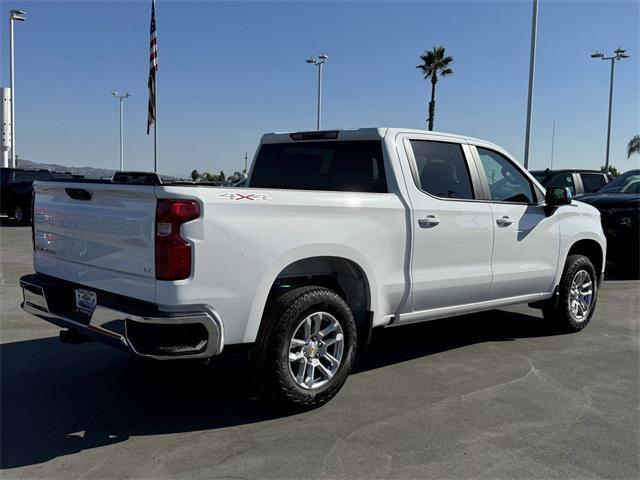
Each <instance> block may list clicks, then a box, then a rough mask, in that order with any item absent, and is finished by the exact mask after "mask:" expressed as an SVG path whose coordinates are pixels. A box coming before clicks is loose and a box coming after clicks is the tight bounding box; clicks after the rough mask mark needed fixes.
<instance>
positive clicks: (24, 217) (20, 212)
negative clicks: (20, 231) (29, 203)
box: [12, 205, 29, 225]
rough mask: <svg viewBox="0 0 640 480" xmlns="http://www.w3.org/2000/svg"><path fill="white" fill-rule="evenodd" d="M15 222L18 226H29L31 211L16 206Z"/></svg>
mask: <svg viewBox="0 0 640 480" xmlns="http://www.w3.org/2000/svg"><path fill="white" fill-rule="evenodd" d="M12 216H13V221H14V222H16V224H17V225H28V224H29V211H28V210H27V209H25V208H24V207H23V206H22V205H16V206H15V207H13V214H12Z"/></svg>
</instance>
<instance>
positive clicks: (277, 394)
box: [252, 287, 357, 409]
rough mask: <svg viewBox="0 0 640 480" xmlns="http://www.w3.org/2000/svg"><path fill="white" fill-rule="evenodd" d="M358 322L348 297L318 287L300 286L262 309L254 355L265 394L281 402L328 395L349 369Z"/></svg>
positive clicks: (308, 403) (314, 400)
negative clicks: (262, 315)
mask: <svg viewBox="0 0 640 480" xmlns="http://www.w3.org/2000/svg"><path fill="white" fill-rule="evenodd" d="M356 342H357V338H356V326H355V322H354V319H353V315H352V313H351V310H350V309H349V306H348V305H347V303H346V302H345V301H344V300H343V299H342V298H341V297H340V296H339V295H337V294H336V293H335V292H333V291H331V290H328V289H326V288H322V287H302V288H297V289H295V290H292V291H290V292H288V293H286V294H285V295H283V296H281V297H280V298H278V299H277V300H275V301H273V302H272V303H271V305H269V306H268V307H267V309H266V311H265V315H264V318H263V321H262V327H261V330H260V332H259V334H258V339H257V341H256V345H255V347H254V352H253V355H252V361H253V366H254V369H255V373H256V378H257V383H258V386H259V387H260V390H261V392H262V394H263V395H264V397H265V398H266V399H267V400H269V401H270V402H272V403H276V404H278V405H280V406H285V407H294V408H302V409H308V408H314V407H318V406H320V405H322V404H324V403H326V402H327V401H329V400H330V399H331V398H332V397H333V396H334V395H335V394H336V393H338V391H339V390H340V388H342V386H343V385H344V382H345V381H346V379H347V376H348V375H349V372H350V371H351V367H352V365H353V361H354V359H355V353H356Z"/></svg>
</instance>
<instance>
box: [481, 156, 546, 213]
mask: <svg viewBox="0 0 640 480" xmlns="http://www.w3.org/2000/svg"><path fill="white" fill-rule="evenodd" d="M477 149H478V155H480V160H481V162H482V167H483V169H484V173H485V175H486V177H487V182H489V191H490V192H491V199H492V200H497V201H500V202H515V203H534V198H535V196H534V194H533V186H532V184H531V182H530V181H529V180H528V179H527V177H525V176H524V174H523V173H522V172H521V171H520V170H518V169H517V168H516V166H515V165H513V163H511V161H509V160H507V159H506V158H505V157H504V156H502V155H500V154H499V153H497V152H494V151H492V150H487V149H486V148H480V147H477Z"/></svg>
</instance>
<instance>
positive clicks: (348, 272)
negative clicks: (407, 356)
mask: <svg viewBox="0 0 640 480" xmlns="http://www.w3.org/2000/svg"><path fill="white" fill-rule="evenodd" d="M305 286H319V287H324V288H328V289H329V290H332V291H334V292H335V293H336V294H338V295H339V296H340V297H342V298H343V299H344V300H345V302H346V303H347V305H349V308H350V309H351V312H352V314H353V316H354V319H355V321H356V324H357V325H358V326H360V325H363V324H365V323H366V321H367V319H368V318H369V315H370V313H369V312H370V310H371V308H372V295H371V284H370V281H369V278H368V277H367V274H366V273H365V271H364V269H363V268H362V267H361V266H360V265H359V264H357V263H356V262H355V261H353V260H351V259H348V258H345V257H336V256H316V257H308V258H303V259H299V260H296V261H294V262H292V263H290V264H289V265H287V266H286V267H285V268H283V269H282V270H281V271H280V272H279V273H278V275H276V278H275V279H274V281H273V282H272V284H271V288H270V291H269V294H268V295H267V299H266V302H265V304H264V306H263V308H262V314H263V316H264V312H265V311H266V309H267V307H268V306H269V304H270V303H271V302H273V301H274V300H275V299H277V298H278V297H280V296H282V295H284V294H285V293H286V292H287V291H290V290H292V289H294V288H299V287H305ZM262 322H263V320H262V319H261V321H260V327H259V328H258V331H259V330H260V329H261V328H263V324H262Z"/></svg>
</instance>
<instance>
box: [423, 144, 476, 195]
mask: <svg viewBox="0 0 640 480" xmlns="http://www.w3.org/2000/svg"><path fill="white" fill-rule="evenodd" d="M411 149H412V150H413V156H414V157H415V159H416V169H417V173H418V181H419V182H420V188H421V189H422V190H424V191H425V192H427V193H430V194H431V195H434V196H436V197H441V198H466V199H470V198H474V196H473V188H472V186H471V176H470V175H469V169H468V168H467V161H466V159H465V157H464V153H463V151H462V146H461V145H459V144H457V143H446V142H433V141H428V140H411Z"/></svg>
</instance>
